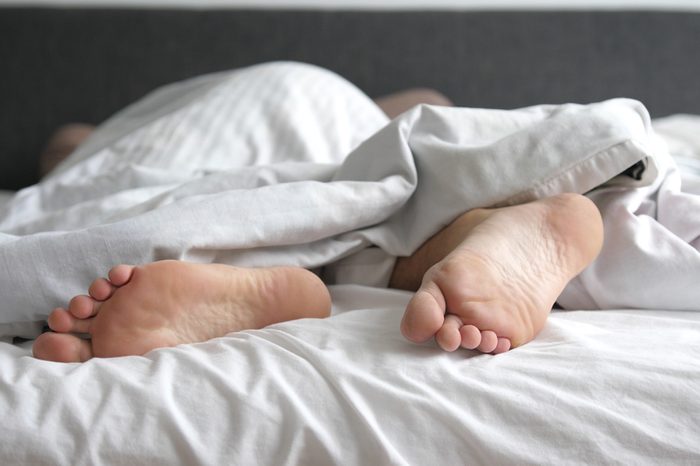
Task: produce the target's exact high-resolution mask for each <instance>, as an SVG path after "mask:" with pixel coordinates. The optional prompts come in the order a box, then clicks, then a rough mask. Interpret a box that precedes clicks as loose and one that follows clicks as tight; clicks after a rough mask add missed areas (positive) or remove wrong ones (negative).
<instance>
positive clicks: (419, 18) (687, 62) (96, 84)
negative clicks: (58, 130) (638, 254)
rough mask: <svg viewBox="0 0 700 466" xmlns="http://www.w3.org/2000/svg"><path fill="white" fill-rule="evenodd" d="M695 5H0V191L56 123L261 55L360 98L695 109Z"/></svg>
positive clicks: (19, 177) (23, 174)
mask: <svg viewBox="0 0 700 466" xmlns="http://www.w3.org/2000/svg"><path fill="white" fill-rule="evenodd" d="M699 45H700V14H689V13H669V12H664V13H661V12H615V11H607V12H337V11H336V12H333V11H313V12H312V11H265V10H262V11H241V10H228V11H187V10H179V11H162V10H101V9H65V10H64V9H22V8H5V9H0V66H1V67H2V72H1V73H0V188H4V189H16V188H19V187H21V186H25V185H28V184H30V183H33V182H35V181H36V175H35V173H36V158H37V154H38V152H39V151H40V149H41V147H42V145H43V143H44V141H45V140H46V138H47V136H48V135H49V134H50V132H51V131H52V129H53V128H55V127H56V126H58V125H60V124H62V123H66V122H71V121H85V122H92V123H97V122H100V121H101V120H103V119H105V118H106V117H107V116H109V115H110V114H112V113H113V112H115V111H116V110H118V109H119V108H121V107H123V106H124V105H126V104H127V103H129V102H131V101H133V100H135V99H137V98H138V97H140V96H142V95H143V94H144V93H146V92H147V91H149V90H150V89H152V88H154V87H156V86H158V85H161V84H164V83H167V82H171V81H174V80H178V79H182V78H185V77H189V76H193V75H197V74H201V73H206V72H210V71H214V70H222V69H227V68H233V67H238V66H243V65H248V64H252V63H258V62H262V61H269V60H279V59H291V60H300V61H305V62H310V63H315V64H318V65H321V66H325V67H327V68H330V69H332V70H335V71H337V72H339V73H340V74H342V75H344V76H346V77H347V78H348V79H350V80H351V81H353V82H354V83H356V84H357V85H358V86H359V87H360V88H362V89H364V90H365V91H366V92H367V93H368V94H370V95H371V96H376V95H381V94H385V93H388V92H391V91H394V90H397V89H401V88H406V87H411V86H430V87H434V88H437V89H439V90H441V91H443V92H444V93H445V94H447V95H448V96H449V97H451V98H452V99H453V100H454V101H455V102H456V103H458V104H460V105H465V106H478V107H500V108H514V107H519V106H524V105H530V104H536V103H543V102H547V103H558V102H569V101H577V102H589V101H596V100H601V99H605V98H609V97H615V96H628V97H634V98H637V99H640V100H642V101H644V102H645V103H646V104H647V106H648V107H649V109H650V111H651V112H652V114H653V115H655V116H660V115H665V114H669V113H676V112H694V113H700V86H698V85H697V84H696V83H697V77H698V75H700V60H699V58H700V47H699Z"/></svg>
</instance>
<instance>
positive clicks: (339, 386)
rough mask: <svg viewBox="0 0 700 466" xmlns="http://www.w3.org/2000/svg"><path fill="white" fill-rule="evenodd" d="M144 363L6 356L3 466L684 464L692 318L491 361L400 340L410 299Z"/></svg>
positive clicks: (562, 323)
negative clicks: (50, 360) (104, 465)
mask: <svg viewBox="0 0 700 466" xmlns="http://www.w3.org/2000/svg"><path fill="white" fill-rule="evenodd" d="M332 297H333V301H334V303H335V309H334V315H333V317H331V318H329V319H325V320H315V319H307V320H299V321H293V322H286V323H281V324H277V325H273V326H271V327H268V328H265V329H262V330H252V331H244V332H239V333H235V334H231V335H229V336H226V337H223V338H219V339H216V340H213V341H210V342H206V343H199V344H194V345H183V346H179V347H176V348H168V349H161V350H156V351H153V352H151V353H149V354H147V355H146V356H144V357H125V358H115V359H93V360H91V361H88V362H87V363H85V364H58V363H47V362H44V361H38V360H35V359H33V358H31V357H30V356H29V349H28V348H27V347H26V346H25V347H16V346H11V345H8V344H2V343H0V368H1V369H0V410H1V412H2V413H3V414H4V416H5V421H4V422H3V423H2V424H0V439H1V440H0V462H1V463H3V464H37V465H38V464H71V465H73V464H100V463H109V464H123V465H132V464H135V463H138V464H153V465H160V464H162V465H172V464H275V465H285V464H294V465H307V464H357V465H360V464H431V463H434V462H435V461H438V462H439V463H440V464H561V463H579V464H611V463H619V464H660V463H663V464H694V463H697V462H698V461H699V460H700V443H699V442H698V441H697V440H698V434H699V433H700V402H699V401H698V400H699V398H698V394H700V313H696V312H682V311H676V312H669V311H652V310H645V311H624V310H620V311H618V310H609V311H572V312H562V311H559V312H555V313H554V314H553V315H552V317H551V318H550V319H549V321H548V323H547V325H546V326H545V328H544V331H543V332H542V333H541V334H540V335H539V336H538V337H537V338H536V339H535V341H533V342H531V343H529V344H527V345H525V346H523V347H521V348H517V349H515V350H513V351H510V352H508V353H505V354H502V355H499V356H496V357H494V356H490V355H480V354H477V353H476V352H472V351H458V352H455V353H451V354H446V353H444V352H442V351H441V350H439V349H438V348H437V346H436V345H434V344H433V343H429V344H425V345H414V344H410V343H408V342H406V341H405V340H404V339H403V337H402V336H401V335H400V333H399V330H398V328H399V320H400V318H401V314H402V311H403V307H404V306H405V304H406V302H407V301H408V298H409V294H408V293H405V292H398V291H391V290H380V289H376V288H366V287H359V286H350V285H343V286H335V287H332Z"/></svg>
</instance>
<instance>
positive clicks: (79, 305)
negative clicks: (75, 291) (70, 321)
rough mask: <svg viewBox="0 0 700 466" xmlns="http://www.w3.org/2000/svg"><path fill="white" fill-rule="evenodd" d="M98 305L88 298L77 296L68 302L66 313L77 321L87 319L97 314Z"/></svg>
mask: <svg viewBox="0 0 700 466" xmlns="http://www.w3.org/2000/svg"><path fill="white" fill-rule="evenodd" d="M98 309H99V303H98V302H97V301H95V300H94V299H92V298H91V297H90V296H86V295H78V296H75V297H74V298H73V299H71V300H70V303H69V304H68V312H70V313H71V314H72V315H73V317H76V318H78V319H87V318H88V317H92V316H94V315H95V314H97V310H98Z"/></svg>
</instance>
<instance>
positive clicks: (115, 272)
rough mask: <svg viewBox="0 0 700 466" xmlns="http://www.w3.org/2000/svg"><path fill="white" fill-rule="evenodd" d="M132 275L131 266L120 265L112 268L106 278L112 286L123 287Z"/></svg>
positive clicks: (132, 269) (132, 268)
mask: <svg viewBox="0 0 700 466" xmlns="http://www.w3.org/2000/svg"><path fill="white" fill-rule="evenodd" d="M133 273H134V266H133V265H125V264H121V265H117V266H116V267H112V269H111V270H110V271H109V274H107V276H108V277H109V281H110V282H112V284H113V285H114V286H124V285H126V284H127V283H128V282H129V280H131V275H132V274H133Z"/></svg>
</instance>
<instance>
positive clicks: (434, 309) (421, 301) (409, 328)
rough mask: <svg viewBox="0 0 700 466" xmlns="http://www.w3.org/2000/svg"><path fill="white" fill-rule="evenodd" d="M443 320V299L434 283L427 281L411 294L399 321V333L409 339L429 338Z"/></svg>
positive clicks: (419, 341) (422, 339)
mask: <svg viewBox="0 0 700 466" xmlns="http://www.w3.org/2000/svg"><path fill="white" fill-rule="evenodd" d="M444 322H445V299H444V298H443V296H442V292H441V291H440V289H439V288H438V286H437V285H435V284H434V283H432V282H431V283H428V284H426V285H423V286H421V288H420V289H419V290H418V291H417V292H416V294H415V295H413V298H411V301H409V303H408V305H407V306H406V312H405V313H404V315H403V319H402V321H401V333H402V334H403V335H404V336H405V337H406V338H407V339H409V340H411V341H414V342H417V343H422V342H424V341H427V340H429V339H430V338H432V337H433V336H435V334H436V333H437V331H438V330H440V328H441V327H442V324H443V323H444Z"/></svg>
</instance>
